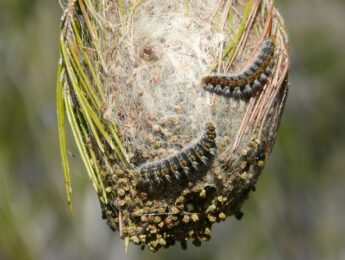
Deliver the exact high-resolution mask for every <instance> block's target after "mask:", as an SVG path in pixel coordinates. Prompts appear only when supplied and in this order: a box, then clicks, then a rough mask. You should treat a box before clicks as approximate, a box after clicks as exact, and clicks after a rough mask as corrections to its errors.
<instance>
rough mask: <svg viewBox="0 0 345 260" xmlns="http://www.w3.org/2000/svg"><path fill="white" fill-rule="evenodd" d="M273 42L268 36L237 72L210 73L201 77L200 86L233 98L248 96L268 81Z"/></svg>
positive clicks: (273, 47)
mask: <svg viewBox="0 0 345 260" xmlns="http://www.w3.org/2000/svg"><path fill="white" fill-rule="evenodd" d="M274 49H275V46H274V43H273V41H272V39H270V38H268V39H266V40H264V41H263V42H262V44H261V47H260V50H259V51H258V54H257V55H256V56H255V57H254V59H253V62H252V63H251V64H250V65H249V66H248V67H247V68H244V69H243V70H242V71H241V72H239V73H234V74H226V75H211V76H207V77H204V78H203V79H202V86H203V88H204V89H205V90H207V91H209V92H213V93H216V94H218V95H223V96H226V97H235V98H250V97H252V96H253V95H254V94H255V93H257V92H258V91H260V90H262V88H263V86H264V85H265V84H266V82H267V81H268V77H269V75H270V73H271V71H272V58H273V54H274Z"/></svg>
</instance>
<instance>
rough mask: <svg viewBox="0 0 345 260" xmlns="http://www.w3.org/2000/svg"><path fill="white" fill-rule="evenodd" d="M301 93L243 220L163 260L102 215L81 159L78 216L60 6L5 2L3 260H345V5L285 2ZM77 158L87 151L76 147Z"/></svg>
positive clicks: (292, 101)
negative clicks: (64, 152) (66, 122)
mask: <svg viewBox="0 0 345 260" xmlns="http://www.w3.org/2000/svg"><path fill="white" fill-rule="evenodd" d="M277 5H278V7H279V9H280V11H281V13H282V15H283V17H284V18H285V20H286V23H287V27H288V30H289V36H290V49H291V63H292V65H291V70H290V83H291V86H290V93H289V98H288V102H287V106H286V110H285V114H284V116H283V121H282V125H281V129H280V132H279V136H278V140H277V143H276V146H275V148H274V151H273V154H272V156H271V158H270V160H269V162H268V165H267V167H266V168H265V170H264V172H263V175H262V176H261V178H260V180H259V183H258V185H257V191H256V192H255V193H253V194H252V195H251V196H250V199H249V200H248V201H247V202H246V203H245V205H244V208H243V210H244V212H245V216H244V218H243V219H242V220H241V221H237V220H235V219H231V218H230V219H229V220H227V221H226V222H223V223H220V224H217V225H215V227H214V229H213V232H212V234H213V235H212V239H211V241H209V242H206V243H204V244H203V245H202V247H201V248H195V247H193V246H190V247H189V249H188V250H187V251H183V250H182V249H181V248H180V247H179V246H178V245H177V246H175V247H171V248H170V249H168V250H161V251H160V252H158V253H155V254H152V253H150V252H148V251H141V250H140V249H139V247H136V246H133V245H130V247H129V252H128V253H127V254H125V253H124V249H123V241H121V240H120V239H119V238H118V233H113V232H112V231H110V229H109V228H108V227H107V225H106V223H105V222H103V220H102V219H101V214H100V208H99V204H98V201H97V198H96V194H95V192H94V191H93V189H92V186H91V185H90V184H89V182H88V180H87V177H86V174H85V170H84V167H83V166H82V162H81V160H80V159H79V157H78V156H76V157H75V158H73V156H72V155H71V156H70V159H71V161H72V173H73V174H72V184H73V201H74V216H73V217H70V216H69V214H68V211H67V205H66V200H65V190H64V184H63V176H62V170H61V166H60V157H59V150H58V143H57V129H56V115H55V73H56V65H57V60H58V47H57V42H58V37H59V32H58V28H59V19H60V18H59V17H60V15H61V9H60V7H59V5H58V1H57V0H54V1H53V0H50V1H47V0H31V1H28V0H27V1H25V0H0V259H153V260H155V259H176V258H178V257H180V258H187V259H202V260H204V259H205V260H206V259H345V221H344V219H345V203H344V200H345V185H344V183H345V174H344V169H345V120H344V119H345V116H344V115H345V106H344V98H345V48H344V46H345V29H344V28H345V2H344V1H343V0H329V1H323V0H305V1H300V0H290V1H277ZM69 149H70V152H71V154H77V152H76V151H75V147H74V146H70V148H69Z"/></svg>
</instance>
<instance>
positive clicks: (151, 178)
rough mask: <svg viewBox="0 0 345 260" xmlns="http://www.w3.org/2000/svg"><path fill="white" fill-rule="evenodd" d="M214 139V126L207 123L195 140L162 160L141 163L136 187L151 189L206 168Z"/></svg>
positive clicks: (213, 146)
mask: <svg viewBox="0 0 345 260" xmlns="http://www.w3.org/2000/svg"><path fill="white" fill-rule="evenodd" d="M215 139H216V128H215V126H214V125H213V124H212V123H207V125H206V129H205V133H204V134H203V135H202V136H201V137H200V138H199V139H198V141H197V142H195V143H193V144H191V145H189V146H187V147H186V148H184V149H182V150H181V151H180V152H178V153H177V154H175V155H172V156H170V157H168V158H166V159H164V160H161V161H157V162H149V163H145V164H143V165H142V166H141V167H140V168H139V171H140V179H139V182H138V188H139V189H143V190H153V188H154V187H158V186H161V185H164V184H166V183H171V182H176V181H179V180H181V179H183V178H188V177H190V176H191V175H192V174H193V173H196V172H198V171H200V170H201V169H204V168H208V167H209V166H210V164H211V163H212V159H213V158H214V156H215V154H216V149H217V147H216V141H215Z"/></svg>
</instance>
